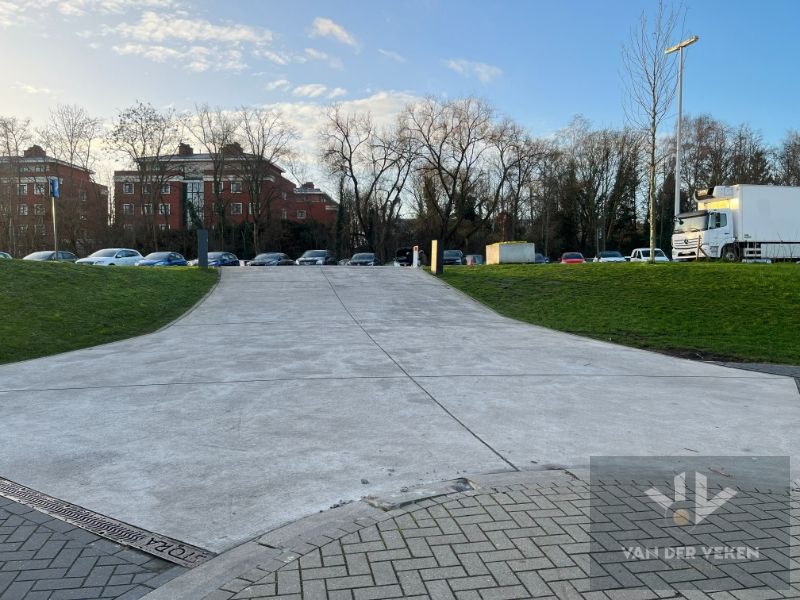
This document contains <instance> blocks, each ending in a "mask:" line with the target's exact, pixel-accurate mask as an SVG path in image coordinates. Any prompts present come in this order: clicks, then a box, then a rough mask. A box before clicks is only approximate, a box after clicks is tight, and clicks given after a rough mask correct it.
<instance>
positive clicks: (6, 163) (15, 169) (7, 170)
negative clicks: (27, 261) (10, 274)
mask: <svg viewBox="0 0 800 600" xmlns="http://www.w3.org/2000/svg"><path fill="white" fill-rule="evenodd" d="M31 139H32V130H31V122H30V119H19V118H17V117H4V116H0V244H1V245H2V246H3V247H5V248H8V249H9V251H10V252H12V253H14V254H19V253H20V251H27V250H28V249H29V246H28V244H27V242H28V240H27V233H28V232H22V231H20V230H19V229H17V225H16V216H17V212H18V206H19V195H20V184H22V182H23V174H22V168H21V164H20V162H19V160H18V159H19V157H20V156H22V153H23V151H24V149H25V147H26V146H27V145H28V144H30V142H31Z"/></svg>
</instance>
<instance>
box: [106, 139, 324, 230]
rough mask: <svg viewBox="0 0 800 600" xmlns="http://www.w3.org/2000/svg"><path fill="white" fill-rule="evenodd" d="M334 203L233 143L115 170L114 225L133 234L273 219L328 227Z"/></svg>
mask: <svg viewBox="0 0 800 600" xmlns="http://www.w3.org/2000/svg"><path fill="white" fill-rule="evenodd" d="M337 212H338V204H337V203H336V202H335V201H333V200H332V199H331V197H330V196H328V194H326V193H325V192H323V191H322V190H320V189H318V188H316V187H315V186H314V184H313V183H305V184H303V185H302V186H300V187H296V186H295V185H294V184H293V183H292V182H291V181H289V180H288V179H286V178H285V177H284V176H283V171H282V170H281V169H280V167H278V166H277V165H275V164H273V163H271V162H269V161H265V160H263V159H261V160H259V159H258V158H257V157H255V156H253V155H250V154H246V153H244V152H242V149H241V147H239V146H238V145H236V144H232V145H230V146H229V147H227V148H226V150H225V151H224V152H223V153H221V154H219V155H212V154H195V153H194V151H193V150H192V148H191V147H190V146H188V145H186V144H181V145H180V147H179V149H178V153H177V154H174V155H169V156H164V157H160V158H159V159H158V160H157V161H154V162H152V163H150V164H140V165H139V169H137V170H131V171H115V172H114V222H115V223H116V224H117V225H119V226H121V227H122V228H123V229H124V230H129V231H133V230H135V229H139V228H141V227H146V226H150V227H152V228H153V229H156V230H161V231H166V230H184V229H191V228H199V227H205V228H209V229H210V228H213V227H214V226H215V225H217V224H219V223H226V224H229V225H230V224H232V225H239V224H242V223H253V224H254V225H258V226H260V227H263V226H264V225H265V224H267V223H269V222H274V221H277V220H282V221H294V222H298V223H304V222H314V223H318V224H321V225H324V226H332V225H334V224H335V222H336V216H337Z"/></svg>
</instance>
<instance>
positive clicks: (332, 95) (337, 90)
mask: <svg viewBox="0 0 800 600" xmlns="http://www.w3.org/2000/svg"><path fill="white" fill-rule="evenodd" d="M346 93H347V90H346V89H344V88H340V87H337V88H333V89H332V90H331V91H330V92H328V98H338V97H339V96H344V95H345V94H346Z"/></svg>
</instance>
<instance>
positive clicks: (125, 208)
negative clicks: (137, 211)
mask: <svg viewBox="0 0 800 600" xmlns="http://www.w3.org/2000/svg"><path fill="white" fill-rule="evenodd" d="M122 214H123V215H132V214H133V204H123V205H122Z"/></svg>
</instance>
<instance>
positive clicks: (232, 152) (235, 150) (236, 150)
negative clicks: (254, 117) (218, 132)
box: [222, 142, 244, 156]
mask: <svg viewBox="0 0 800 600" xmlns="http://www.w3.org/2000/svg"><path fill="white" fill-rule="evenodd" d="M243 153H244V150H242V147H241V146H240V145H239V142H233V143H230V144H225V145H224V146H223V147H222V154H224V155H225V156H238V155H240V154H243Z"/></svg>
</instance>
